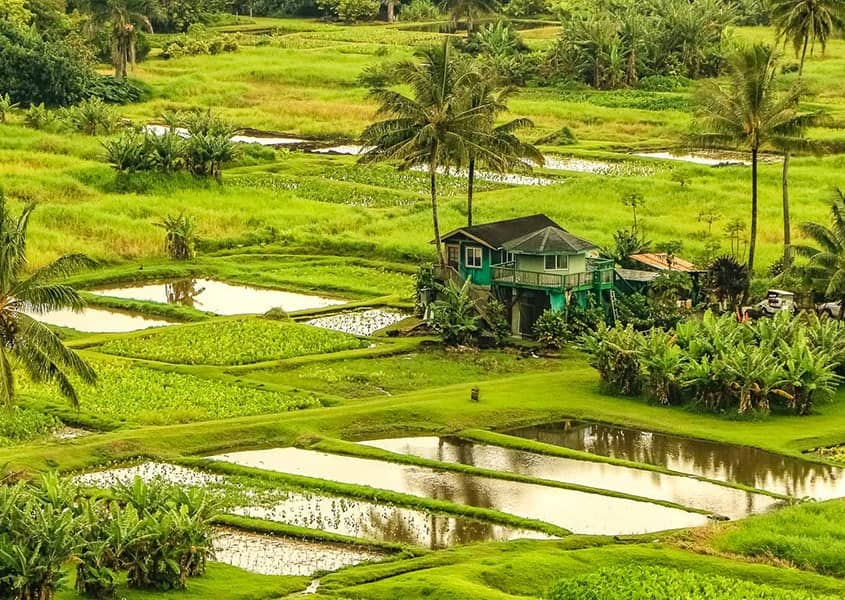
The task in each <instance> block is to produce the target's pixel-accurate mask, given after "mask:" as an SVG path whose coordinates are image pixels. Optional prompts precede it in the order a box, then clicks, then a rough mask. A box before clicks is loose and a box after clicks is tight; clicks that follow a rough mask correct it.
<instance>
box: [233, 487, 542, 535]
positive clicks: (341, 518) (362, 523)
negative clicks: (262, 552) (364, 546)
mask: <svg viewBox="0 0 845 600" xmlns="http://www.w3.org/2000/svg"><path fill="white" fill-rule="evenodd" d="M231 512H233V513H234V514H237V515H243V516H246V517H253V518H256V519H264V520H267V521H276V522H279V523H288V524H290V525H296V526H298V527H308V528H311V529H321V530H323V531H330V532H332V533H339V534H341V535H347V536H350V537H358V538H363V539H369V540H378V541H383V542H394V543H401V544H412V545H414V546H422V547H425V548H431V549H438V548H448V547H451V546H455V545H457V544H469V543H472V542H490V541H507V540H514V539H521V538H530V539H548V537H549V536H547V535H545V534H543V533H539V532H536V531H528V530H524V529H515V528H511V527H506V526H504V525H496V524H493V523H485V522H482V521H475V520H473V519H466V518H463V517H450V516H443V515H434V514H430V513H426V512H424V511H420V510H414V509H411V508H403V507H399V506H393V505H388V504H377V503H373V502H367V501H365V500H357V499H354V498H342V497H339V496H322V495H318V494H310V493H306V492H290V493H289V494H288V495H287V497H286V498H285V499H284V500H280V501H278V502H274V503H273V504H271V505H269V506H245V507H238V508H235V509H233V510H232V511H231Z"/></svg>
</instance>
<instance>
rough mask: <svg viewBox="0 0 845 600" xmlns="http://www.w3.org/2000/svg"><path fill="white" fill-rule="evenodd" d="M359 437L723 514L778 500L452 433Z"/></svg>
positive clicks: (385, 446)
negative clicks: (419, 435) (492, 444)
mask: <svg viewBox="0 0 845 600" xmlns="http://www.w3.org/2000/svg"><path fill="white" fill-rule="evenodd" d="M361 443H362V444H365V445H367V446H372V447H375V448H381V449H382V450H387V451H389V452H396V453H399V454H409V455H413V456H420V457H423V458H428V459H431V460H439V461H442V462H450V463H460V464H464V465H472V466H475V467H480V468H482V469H492V470H494V471H506V472H509V473H518V474H520V475H527V476H530V477H537V478H540V479H548V480H551V481H561V482H565V483H573V484H577V485H583V486H588V487H594V488H600V489H606V490H613V491H616V492H622V493H625V494H631V495H634V496H641V497H643V498H654V499H655V500H665V501H667V502H674V503H676V504H681V505H683V506H690V507H694V508H698V509H702V510H707V511H710V512H712V513H715V514H718V515H722V516H725V517H728V518H729V519H741V518H743V517H747V516H748V515H751V514H754V513H759V512H763V511H765V510H767V509H769V508H772V506H774V505H775V504H777V503H778V501H777V500H775V499H773V498H771V497H769V496H764V495H761V494H753V493H749V492H744V491H741V490H737V489H734V488H729V487H725V486H721V485H718V484H715V483H708V482H706V481H699V480H696V479H691V478H689V477H681V476H672V475H664V474H662V473H655V472H653V471H644V470H640V469H631V468H628V467H620V466H616V465H608V464H604V463H598V462H590V461H583V460H575V459H570V458H562V457H558V456H547V455H543V454H536V453H533V452H525V451H522V450H511V449H508V448H502V447H499V446H490V445H486V444H477V443H475V442H470V441H467V440H461V439H458V438H453V437H445V438H437V437H421V438H399V439H388V440H373V441H369V442H361Z"/></svg>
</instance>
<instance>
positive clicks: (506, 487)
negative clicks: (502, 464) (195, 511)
mask: <svg viewBox="0 0 845 600" xmlns="http://www.w3.org/2000/svg"><path fill="white" fill-rule="evenodd" d="M209 458H210V459H211V460H217V461H225V462H230V463H234V464H238V465H242V466H246V467H252V468H256V469H263V470H268V471H277V472H281V473H288V474H294V475H300V476H306V477H312V478H317V479H324V480H330V481H336V482H341V483H348V484H355V485H362V486H367V487H371V488H377V489H385V490H390V491H393V492H399V493H402V494H407V495H411V496H418V497H423V498H432V499H437V500H447V501H450V502H453V503H455V504H462V505H467V506H474V507H478V508H486V509H493V510H496V511H500V512H504V513H509V514H511V515H515V516H518V517H522V518H526V519H534V520H540V521H544V522H546V523H550V524H552V525H556V526H558V527H561V528H564V529H567V530H569V531H572V532H575V533H585V534H595V535H614V534H634V533H645V532H649V531H660V530H665V529H676V528H681V527H694V526H698V525H704V524H705V523H707V522H708V517H707V516H706V515H704V514H700V513H697V512H688V511H686V510H682V509H680V508H671V507H668V506H662V505H659V504H654V503H651V502H648V501H639V500H630V499H626V498H618V497H613V496H607V495H602V494H597V493H596V494H593V493H588V492H584V491H577V490H569V489H562V488H557V487H548V486H544V485H540V484H536V483H522V482H514V481H507V480H504V479H497V478H492V477H483V476H479V475H468V474H464V473H455V472H450V471H441V470H435V469H432V468H428V467H419V466H414V465H405V464H397V463H392V462H386V461H380V460H373V459H364V458H354V457H350V456H341V455H335V454H327V453H324V452H317V451H311V450H301V449H298V448H277V449H271V450H257V451H247V452H235V453H231V454H222V455H218V456H212V457H209ZM585 507H589V509H588V510H585Z"/></svg>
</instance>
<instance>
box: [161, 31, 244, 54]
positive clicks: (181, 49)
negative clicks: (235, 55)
mask: <svg viewBox="0 0 845 600" xmlns="http://www.w3.org/2000/svg"><path fill="white" fill-rule="evenodd" d="M238 48H239V43H238V38H237V36H234V35H225V34H224V35H217V36H208V35H197V34H186V35H180V36H178V37H175V38H173V39H171V40H169V41H168V42H167V43H166V44H164V47H163V48H162V49H161V57H162V58H164V59H168V58H180V57H182V56H198V55H202V54H208V55H213V54H222V53H223V52H237V50H238Z"/></svg>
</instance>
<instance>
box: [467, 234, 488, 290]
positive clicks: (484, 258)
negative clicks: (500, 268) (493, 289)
mask: <svg viewBox="0 0 845 600" xmlns="http://www.w3.org/2000/svg"><path fill="white" fill-rule="evenodd" d="M467 248H481V268H480V269H476V268H472V267H467V264H466V249H467ZM491 254H492V253H491V251H490V249H489V248H485V247H484V246H481V245H479V244H475V243H472V242H461V268H460V272H461V275H462V276H463V278H464V279H469V280H470V281H472V283H474V284H475V285H491V284H492V283H493V269H491V267H492V266H493V263H492V261H491Z"/></svg>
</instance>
